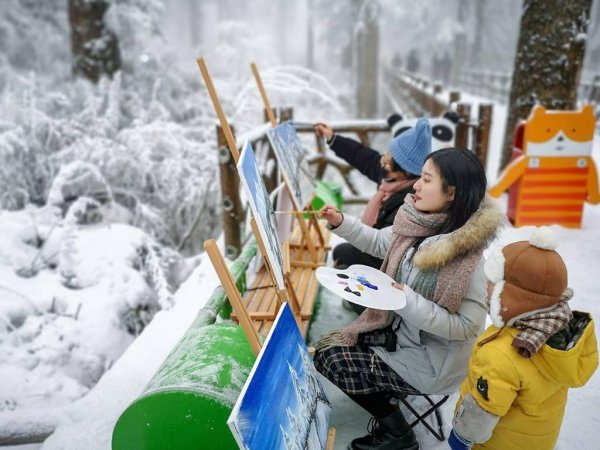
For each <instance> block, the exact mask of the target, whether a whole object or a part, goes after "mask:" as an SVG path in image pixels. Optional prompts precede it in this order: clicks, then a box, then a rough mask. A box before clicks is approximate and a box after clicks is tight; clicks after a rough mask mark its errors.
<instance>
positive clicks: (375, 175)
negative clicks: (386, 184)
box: [314, 123, 386, 183]
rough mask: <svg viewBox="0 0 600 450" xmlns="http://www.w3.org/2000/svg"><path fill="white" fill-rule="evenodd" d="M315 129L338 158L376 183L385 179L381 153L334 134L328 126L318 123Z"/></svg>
mask: <svg viewBox="0 0 600 450" xmlns="http://www.w3.org/2000/svg"><path fill="white" fill-rule="evenodd" d="M314 127H315V132H316V133H317V136H323V137H324V138H325V140H326V141H327V145H328V146H329V148H330V149H331V150H333V152H334V153H335V155H336V156H337V157H339V158H342V159H343V160H344V161H346V162H347V163H348V164H350V165H351V166H352V167H354V168H355V169H357V170H358V171H359V172H360V173H362V174H363V175H364V176H366V177H367V178H369V179H370V180H372V181H374V182H375V183H380V182H381V179H382V178H383V177H385V174H386V172H385V170H384V169H383V167H381V153H379V152H378V151H376V150H373V149H372V148H369V147H365V146H364V145H362V144H361V143H360V142H357V141H355V140H354V139H350V138H347V137H344V136H340V135H339V134H334V133H333V130H332V129H331V127H330V126H329V125H327V124H324V123H317V124H315V125H314Z"/></svg>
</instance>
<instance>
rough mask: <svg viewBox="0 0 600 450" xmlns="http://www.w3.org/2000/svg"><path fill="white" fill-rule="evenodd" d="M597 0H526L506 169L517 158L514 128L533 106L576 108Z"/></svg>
mask: <svg viewBox="0 0 600 450" xmlns="http://www.w3.org/2000/svg"><path fill="white" fill-rule="evenodd" d="M591 5H592V0H570V1H568V2H564V1H561V0H524V2H523V13H522V16H521V31H520V33H519V42H518V44H517V55H516V57H515V64H514V71H513V81H512V87H511V90H510V102H509V105H510V107H509V112H508V119H507V121H506V130H505V133H504V147H503V151H502V158H501V161H500V167H501V169H502V168H504V167H505V166H506V165H507V164H508V163H509V162H510V159H511V154H512V137H513V130H514V128H515V126H516V125H517V123H518V122H519V121H520V120H522V119H525V118H527V116H528V115H529V113H530V111H531V108H532V107H533V106H534V105H536V104H542V105H544V106H545V107H546V108H548V109H563V110H570V109H574V108H575V106H576V105H575V102H576V100H577V85H578V84H579V78H580V75H581V68H582V65H583V56H584V52H585V42H586V32H587V27H588V22H589V17H590V9H591Z"/></svg>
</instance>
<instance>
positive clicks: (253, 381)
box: [227, 303, 331, 450]
mask: <svg viewBox="0 0 600 450" xmlns="http://www.w3.org/2000/svg"><path fill="white" fill-rule="evenodd" d="M330 413H331V403H330V402H329V400H328V398H327V396H326V395H325V391H324V389H323V386H322V385H321V383H320V381H319V379H318V378H317V371H316V369H315V366H314V365H313V362H312V358H311V357H310V355H309V353H308V349H307V348H306V344H305V343H304V339H303V337H302V335H301V334H300V330H299V329H298V326H297V325H296V321H295V319H294V316H293V314H292V311H291V309H290V307H289V305H288V304H287V303H284V305H283V306H282V307H281V309H280V310H279V314H278V315H277V318H276V320H275V323H274V325H273V328H271V332H270V333H269V336H268V337H267V339H266V341H265V344H264V346H263V348H262V350H261V352H260V354H259V355H258V358H257V360H256V363H255V364H254V367H253V368H252V371H251V372H250V376H249V377H248V380H247V381H246V384H245V385H244V388H243V389H242V392H241V394H240V396H239V398H238V401H237V403H236V404H235V406H234V408H233V411H232V413H231V416H230V417H229V420H228V421H227V423H228V424H229V427H230V429H231V431H232V433H233V435H234V436H235V438H236V440H237V442H238V445H239V446H240V448H245V449H252V450H259V449H265V450H267V449H268V450H276V449H281V450H302V449H309V450H320V449H324V448H325V443H326V439H327V428H328V424H329V416H330Z"/></svg>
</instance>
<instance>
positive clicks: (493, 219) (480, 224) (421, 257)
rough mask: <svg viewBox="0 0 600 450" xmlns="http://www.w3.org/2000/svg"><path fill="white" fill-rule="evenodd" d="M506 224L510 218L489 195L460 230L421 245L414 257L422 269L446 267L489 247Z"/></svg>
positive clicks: (414, 261)
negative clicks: (462, 257)
mask: <svg viewBox="0 0 600 450" xmlns="http://www.w3.org/2000/svg"><path fill="white" fill-rule="evenodd" d="M505 223H506V218H505V216H504V214H503V213H502V211H501V210H500V208H499V207H498V204H497V203H496V201H494V200H493V199H492V198H491V197H490V196H489V195H486V196H485V198H484V199H483V201H482V203H481V206H480V207H479V209H478V210H477V211H476V212H475V213H474V214H473V215H472V216H471V218H470V219H469V220H468V221H467V223H465V224H464V225H463V226H462V227H460V228H459V229H458V230H456V231H453V232H452V233H449V234H447V235H443V236H441V237H440V239H438V240H436V241H434V242H432V243H430V244H428V245H424V246H421V247H420V248H419V250H418V251H417V253H416V254H415V256H414V259H413V263H414V265H415V266H416V267H418V268H420V269H435V268H438V267H442V266H444V265H445V264H447V263H448V262H449V261H451V260H453V259H454V258H456V257H458V256H462V255H465V254H467V253H469V252H471V251H473V250H478V249H481V248H485V247H486V246H487V245H488V244H489V243H490V241H491V240H493V239H494V237H495V236H496V234H497V232H498V230H499V228H500V227H501V226H502V225H504V224H505Z"/></svg>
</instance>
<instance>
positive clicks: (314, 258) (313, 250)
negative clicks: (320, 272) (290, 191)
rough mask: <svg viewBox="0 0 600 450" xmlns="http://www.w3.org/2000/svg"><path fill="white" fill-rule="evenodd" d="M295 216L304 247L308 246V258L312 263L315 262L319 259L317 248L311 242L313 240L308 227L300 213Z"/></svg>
mask: <svg viewBox="0 0 600 450" xmlns="http://www.w3.org/2000/svg"><path fill="white" fill-rule="evenodd" d="M311 215H312V214H311ZM296 218H297V219H298V225H300V230H301V231H302V236H304V244H305V245H306V247H307V248H308V251H309V252H310V258H311V260H312V261H313V262H314V263H317V262H318V261H319V256H318V255H317V249H316V248H315V244H314V243H313V241H312V239H311V236H310V229H309V228H308V226H307V225H306V222H305V221H304V217H302V214H301V213H300V214H296Z"/></svg>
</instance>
